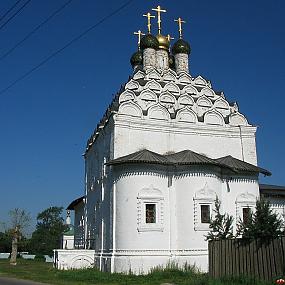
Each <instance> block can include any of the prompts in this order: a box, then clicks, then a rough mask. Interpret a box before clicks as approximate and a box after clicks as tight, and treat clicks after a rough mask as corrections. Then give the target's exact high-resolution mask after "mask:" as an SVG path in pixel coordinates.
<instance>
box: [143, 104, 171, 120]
mask: <svg viewBox="0 0 285 285" xmlns="http://www.w3.org/2000/svg"><path fill="white" fill-rule="evenodd" d="M148 118H149V119H156V120H162V121H169V120H170V114H169V112H168V111H167V109H166V108H165V107H164V106H162V105H161V104H159V103H157V104H155V105H153V106H151V107H149V109H148Z"/></svg>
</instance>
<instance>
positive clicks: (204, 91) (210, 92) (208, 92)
mask: <svg viewBox="0 0 285 285" xmlns="http://www.w3.org/2000/svg"><path fill="white" fill-rule="evenodd" d="M200 94H201V95H202V96H203V95H205V96H207V97H215V95H216V94H215V92H214V91H213V90H212V89H211V88H209V87H204V88H203V89H202V90H201V91H200Z"/></svg>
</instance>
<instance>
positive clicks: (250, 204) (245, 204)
mask: <svg viewBox="0 0 285 285" xmlns="http://www.w3.org/2000/svg"><path fill="white" fill-rule="evenodd" d="M256 200H257V197H256V196H255V195H254V194H251V193H242V194H240V195H238V196H237V198H236V221H237V222H238V221H239V219H241V220H243V208H249V209H250V210H251V212H252V213H253V212H255V205H256Z"/></svg>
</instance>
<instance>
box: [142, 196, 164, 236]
mask: <svg viewBox="0 0 285 285" xmlns="http://www.w3.org/2000/svg"><path fill="white" fill-rule="evenodd" d="M147 204H155V209H156V211H155V215H156V222H155V223H146V205H147ZM163 210H164V198H163V196H162V195H161V196H158V195H150V196H138V197H137V230H138V232H149V231H159V232H162V231H163V230H164V212H163Z"/></svg>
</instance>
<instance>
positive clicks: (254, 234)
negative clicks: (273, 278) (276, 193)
mask: <svg viewBox="0 0 285 285" xmlns="http://www.w3.org/2000/svg"><path fill="white" fill-rule="evenodd" d="M282 227H283V223H282V220H281V219H280V218H279V217H278V215H277V214H276V213H275V212H274V211H273V210H272V209H271V208H270V204H269V202H268V201H266V200H264V199H261V200H257V201H256V210H255V212H254V213H251V214H250V215H249V218H248V219H247V220H246V221H242V220H239V222H238V225H237V235H238V236H242V237H243V238H246V239H257V238H259V239H260V240H268V239H273V238H276V237H278V236H280V235H282V233H283V231H282Z"/></svg>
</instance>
